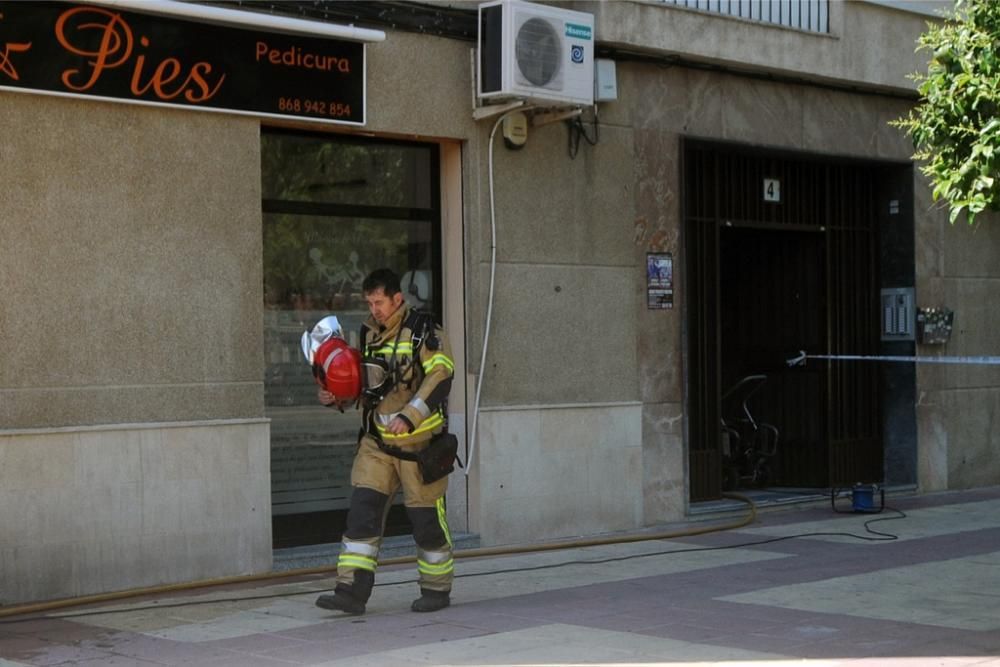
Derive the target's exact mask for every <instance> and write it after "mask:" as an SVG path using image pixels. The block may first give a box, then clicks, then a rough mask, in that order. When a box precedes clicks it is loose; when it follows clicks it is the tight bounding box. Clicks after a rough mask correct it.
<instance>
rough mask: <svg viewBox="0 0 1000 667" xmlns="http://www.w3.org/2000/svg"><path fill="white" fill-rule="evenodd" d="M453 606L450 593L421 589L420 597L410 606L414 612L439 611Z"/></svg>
mask: <svg viewBox="0 0 1000 667" xmlns="http://www.w3.org/2000/svg"><path fill="white" fill-rule="evenodd" d="M450 604H451V596H450V594H449V593H448V591H432V590H430V589H429V588H421V589H420V597H418V598H417V599H416V600H414V601H413V604H412V605H410V609H411V610H412V611H421V612H423V611H439V610H441V609H444V608H445V607H447V606H448V605H450Z"/></svg>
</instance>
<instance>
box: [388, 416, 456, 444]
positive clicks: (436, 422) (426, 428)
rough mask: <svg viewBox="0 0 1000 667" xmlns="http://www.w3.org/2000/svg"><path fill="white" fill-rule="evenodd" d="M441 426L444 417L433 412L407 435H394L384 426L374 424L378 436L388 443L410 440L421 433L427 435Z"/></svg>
mask: <svg viewBox="0 0 1000 667" xmlns="http://www.w3.org/2000/svg"><path fill="white" fill-rule="evenodd" d="M443 424H444V417H443V416H441V413H440V412H435V413H434V414H432V415H430V416H429V417H427V419H425V420H423V421H422V422H420V426H418V427H417V428H415V429H413V430H412V431H410V432H409V433H400V434H399V435H396V434H394V433H392V432H390V431H389V430H388V429H386V427H385V426H382V424H378V423H376V424H375V428H376V429H377V430H378V434H379V435H380V436H382V439H383V440H386V441H390V440H396V439H399V438H412V437H413V436H415V435H420V434H421V433H429V432H430V431H433V430H434V429H436V428H439V427H440V426H441V425H443Z"/></svg>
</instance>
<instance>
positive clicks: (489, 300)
mask: <svg viewBox="0 0 1000 667" xmlns="http://www.w3.org/2000/svg"><path fill="white" fill-rule="evenodd" d="M528 108H529V107H519V108H517V109H512V110H510V111H508V112H507V113H505V114H503V115H502V116H500V117H499V118H498V119H497V122H495V123H494V124H493V130H492V131H490V142H489V147H488V148H487V155H488V158H487V171H488V173H489V183H490V289H489V294H488V296H487V297H486V328H485V330H484V331H483V352H482V356H481V357H480V358H479V377H478V378H476V399H475V402H474V403H473V406H472V429H471V431H470V432H469V453H468V455H467V456H466V461H465V468H464V472H465V476H466V477H468V476H469V471H470V470H472V459H473V457H474V456H475V453H476V431H477V429H476V426H477V423H478V422H479V398H480V396H482V391H483V375H484V374H485V371H486V350H487V349H488V348H489V344H490V322H491V321H492V319H493V287H494V283H495V278H496V269H497V214H496V202H495V198H494V196H493V139H494V138H495V137H496V134H497V129H498V128H499V127H500V125H501V123H503V121H504V119H505V118H506V117H507V116H509V115H511V114H513V113H524V112H525V111H526V110H527V109H528Z"/></svg>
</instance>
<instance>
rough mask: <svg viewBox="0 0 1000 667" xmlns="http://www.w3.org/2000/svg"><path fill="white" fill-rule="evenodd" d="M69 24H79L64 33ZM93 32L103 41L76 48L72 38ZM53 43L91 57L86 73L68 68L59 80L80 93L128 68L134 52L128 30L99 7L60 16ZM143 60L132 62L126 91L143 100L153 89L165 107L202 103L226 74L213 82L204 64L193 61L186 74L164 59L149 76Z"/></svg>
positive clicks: (144, 43) (118, 16) (171, 60)
mask: <svg viewBox="0 0 1000 667" xmlns="http://www.w3.org/2000/svg"><path fill="white" fill-rule="evenodd" d="M71 19H78V20H79V22H78V23H76V24H75V28H74V29H73V30H72V32H71V33H68V32H67V29H68V26H67V23H68V22H69V21H70V20H71ZM93 30H97V31H99V32H100V36H101V40H100V44H99V45H98V47H97V48H96V50H87V49H84V48H82V47H78V46H75V45H74V43H73V41H72V37H74V36H76V37H79V35H80V34H82V33H85V32H86V31H93ZM56 39H58V40H59V44H61V45H62V47H63V48H64V49H66V50H67V51H69V52H70V53H73V54H76V55H78V56H84V57H85V58H89V60H88V61H87V65H88V68H86V69H84V68H81V69H67V70H66V71H64V72H63V75H62V82H63V85H64V86H66V87H67V88H69V89H70V90H75V91H78V92H85V91H87V90H90V89H91V88H93V87H94V85H95V84H96V83H97V82H98V81H99V80H100V78H101V75H102V74H103V73H104V72H105V71H107V70H110V69H115V68H118V67H122V66H123V65H126V64H127V63H129V62H130V60H131V59H132V55H133V52H134V51H135V48H134V46H135V38H134V36H133V33H132V28H131V27H130V26H129V24H128V23H127V22H126V21H125V19H123V18H122V16H121V14H117V13H115V12H112V11H110V10H107V9H101V8H98V7H76V8H74V9H70V10H67V11H65V12H63V13H62V14H61V15H60V16H59V20H58V21H56ZM139 45H140V47H141V48H144V49H145V48H148V47H149V46H150V42H149V38H148V37H145V36H143V37H141V38H140V39H139ZM146 61H147V58H146V54H144V53H138V54H136V56H135V58H134V61H133V62H132V63H131V67H132V79H131V86H130V89H131V91H132V94H133V95H136V96H140V95H145V94H146V93H147V92H149V91H150V89H152V91H153V94H154V95H155V96H156V97H157V98H158V99H160V100H162V101H164V102H166V101H169V100H172V99H174V98H175V97H177V96H179V95H182V94H183V96H184V98H185V99H186V100H187V101H189V102H193V103H198V102H205V101H207V100H210V99H211V98H212V97H214V96H215V94H216V93H218V92H219V89H220V88H221V87H222V82H223V81H225V79H226V75H225V74H222V75H220V76H218V77H216V78H215V80H214V81H213V80H212V78H211V77H210V75H211V73H212V65H211V64H210V63H207V62H202V61H199V62H196V63H195V64H194V65H192V66H191V68H190V70H188V71H187V73H186V75H185V66H184V64H183V63H181V61H180V60H178V59H177V58H166V59H165V60H162V61H161V62H159V63H158V64H157V65H156V66H155V67H152V72H151V73H147V64H149V65H150V66H151V63H147V62H146Z"/></svg>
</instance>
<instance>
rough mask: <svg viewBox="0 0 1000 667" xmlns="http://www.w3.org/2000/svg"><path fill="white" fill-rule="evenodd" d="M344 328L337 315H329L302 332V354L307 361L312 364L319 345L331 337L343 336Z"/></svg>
mask: <svg viewBox="0 0 1000 667" xmlns="http://www.w3.org/2000/svg"><path fill="white" fill-rule="evenodd" d="M343 337H344V330H343V329H342V328H341V326H340V320H338V319H337V316H336V315H327V316H326V317H324V318H323V319H321V320H320V321H319V322H317V323H316V326H314V327H313V328H312V331H306V332H305V333H303V334H302V354H303V355H305V358H306V363H308V364H310V365H312V362H313V358H315V356H316V350H318V349H319V346H320V345H322V344H323V343H325V342H326V341H328V340H329V339H331V338H343Z"/></svg>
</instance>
